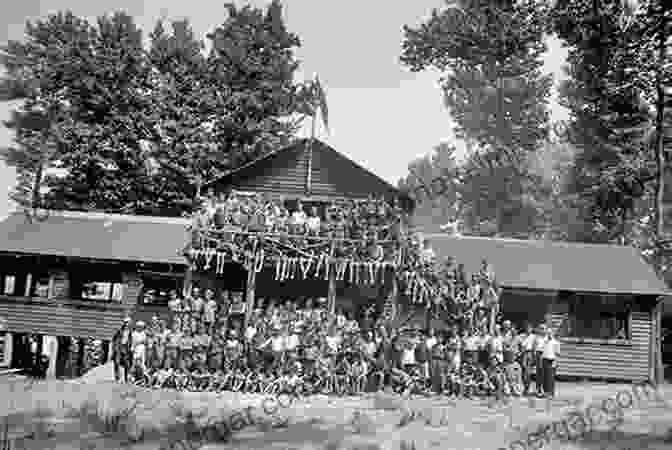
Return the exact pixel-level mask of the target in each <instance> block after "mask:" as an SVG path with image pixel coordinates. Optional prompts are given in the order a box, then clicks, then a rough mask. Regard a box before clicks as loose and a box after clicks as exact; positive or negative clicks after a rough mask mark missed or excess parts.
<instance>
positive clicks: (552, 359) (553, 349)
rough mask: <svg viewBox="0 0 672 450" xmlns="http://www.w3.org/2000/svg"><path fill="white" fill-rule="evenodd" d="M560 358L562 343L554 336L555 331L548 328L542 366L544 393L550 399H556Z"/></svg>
mask: <svg viewBox="0 0 672 450" xmlns="http://www.w3.org/2000/svg"><path fill="white" fill-rule="evenodd" d="M558 356H560V342H558V341H557V340H556V339H555V336H553V330H552V329H550V328H548V329H547V330H546V339H545V340H544V350H543V353H542V355H541V358H542V359H541V361H542V362H541V365H542V367H543V374H544V392H545V393H546V396H547V397H549V398H553V397H555V370H556V359H557V358H558Z"/></svg>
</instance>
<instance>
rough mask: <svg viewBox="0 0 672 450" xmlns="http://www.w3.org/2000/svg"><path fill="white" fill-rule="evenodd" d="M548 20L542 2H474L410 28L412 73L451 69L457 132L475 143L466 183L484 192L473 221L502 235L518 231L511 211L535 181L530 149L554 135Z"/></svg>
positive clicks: (446, 76)
mask: <svg viewBox="0 0 672 450" xmlns="http://www.w3.org/2000/svg"><path fill="white" fill-rule="evenodd" d="M545 19H546V10H545V8H543V7H541V6H540V5H539V4H537V3H536V2H532V1H523V2H516V3H514V2H508V1H504V2H496V1H490V0H473V1H465V2H463V3H461V4H459V5H457V6H455V5H452V6H449V7H447V8H444V9H443V10H442V11H440V12H439V11H437V10H434V11H433V13H432V17H431V18H430V19H429V20H428V21H426V22H425V23H423V24H422V25H420V27H418V28H416V29H413V28H409V27H405V28H404V32H405V40H404V43H403V52H402V62H403V63H404V64H406V65H407V66H409V67H410V68H411V70H412V71H421V70H425V69H427V68H434V69H437V70H439V71H440V72H441V73H442V74H443V78H442V87H443V90H444V96H445V103H446V106H447V107H448V109H449V110H450V112H451V115H452V117H453V119H454V121H455V123H456V125H457V126H456V130H455V131H456V134H457V135H458V137H460V138H462V139H465V140H467V141H469V142H472V143H474V144H475V145H474V148H475V152H474V154H472V155H470V161H469V163H468V165H467V167H466V168H467V169H468V170H467V173H466V174H464V177H466V178H464V177H463V178H464V179H463V180H462V182H464V183H467V184H471V187H472V188H478V189H482V191H481V192H478V193H476V192H472V194H473V195H476V196H477V197H479V198H478V200H477V203H478V204H479V205H480V206H475V207H474V208H472V213H471V216H472V219H473V220H472V222H478V223H480V222H484V221H492V222H493V223H494V227H495V232H496V233H502V232H507V228H508V229H509V230H508V231H510V230H511V227H507V220H508V219H507V216H508V215H509V212H507V211H505V209H515V208H514V206H513V205H518V206H520V204H521V200H523V199H524V196H522V197H521V193H522V192H523V191H524V188H525V186H527V185H528V183H529V174H527V173H526V159H527V153H529V152H533V151H535V150H536V149H537V148H538V147H539V145H540V143H541V142H542V141H543V140H544V139H545V138H546V136H547V122H548V111H547V104H548V95H549V92H550V87H551V84H552V80H551V77H550V76H544V75H543V74H542V73H541V66H542V64H543V63H542V59H541V58H542V55H543V53H544V52H545V51H546V45H545V43H544V41H543V33H544V30H545ZM477 179H481V180H482V181H485V180H486V179H488V180H489V181H488V182H487V183H485V184H484V183H483V182H479V181H477ZM493 180H498V181H497V182H496V183H498V185H497V186H494V185H492V181H493ZM486 185H487V186H486ZM509 187H511V188H512V189H509ZM474 201H476V200H474ZM507 202H510V204H509V205H508V206H507ZM465 203H469V202H468V201H467V200H466V199H465ZM486 204H487V205H492V207H489V208H486V209H484V208H483V206H484V205H486ZM474 205H475V203H474ZM519 209H520V208H519ZM472 225H475V223H472Z"/></svg>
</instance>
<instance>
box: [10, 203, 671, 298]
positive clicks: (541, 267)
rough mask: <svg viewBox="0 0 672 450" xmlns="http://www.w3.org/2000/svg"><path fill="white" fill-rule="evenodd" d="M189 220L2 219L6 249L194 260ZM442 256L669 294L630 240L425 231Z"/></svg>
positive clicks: (612, 288) (552, 284) (565, 285)
mask: <svg viewBox="0 0 672 450" xmlns="http://www.w3.org/2000/svg"><path fill="white" fill-rule="evenodd" d="M188 223H189V222H188V220H187V219H181V218H167V217H144V216H127V215H118V214H101V213H76V212H53V211H52V212H51V214H50V215H49V217H48V218H47V219H46V220H45V221H43V222H40V221H34V222H32V223H28V222H27V221H26V217H25V216H24V215H22V214H13V215H11V216H9V217H8V218H7V219H5V220H4V221H3V222H0V252H11V253H25V254H41V255H54V256H73V257H84V258H93V259H102V260H119V261H138V262H158V263H167V264H180V265H184V264H186V261H185V259H184V257H183V256H182V255H181V250H182V249H183V248H184V245H186V243H187V239H188V233H187V230H186V226H187V225H188ZM425 237H428V238H430V239H431V241H432V245H433V247H434V249H435V251H436V253H437V254H438V255H440V256H444V257H445V256H453V257H454V258H455V259H456V260H457V262H460V263H464V264H465V267H466V270H467V272H468V273H473V272H476V271H478V269H479V267H480V263H481V260H482V259H483V258H485V259H487V260H488V261H489V262H490V263H492V265H493V266H494V269H495V273H496V275H497V279H498V280H499V282H500V284H501V285H502V286H504V287H509V288H525V289H541V290H568V291H583V292H603V293H614V294H640V295H668V294H669V293H670V291H669V290H668V289H667V287H666V286H665V283H664V282H663V281H662V280H660V279H659V278H658V277H657V276H656V274H655V272H654V271H653V269H652V268H651V267H650V266H649V265H648V264H646V262H645V261H644V260H643V259H642V258H641V256H640V255H639V253H638V252H637V250H636V249H634V248H632V247H628V246H615V245H595V244H592V245H591V244H577V243H567V242H548V241H528V240H516V239H492V238H481V237H455V236H448V235H445V234H428V235H425Z"/></svg>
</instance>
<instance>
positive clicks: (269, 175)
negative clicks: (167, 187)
mask: <svg viewBox="0 0 672 450" xmlns="http://www.w3.org/2000/svg"><path fill="white" fill-rule="evenodd" d="M307 165H308V161H307V159H306V154H305V152H304V149H303V148H302V147H301V146H299V147H297V148H293V149H289V150H287V151H283V152H279V153H278V154H276V155H273V156H271V157H269V158H268V159H265V160H262V161H260V162H259V163H258V164H256V165H255V166H254V171H253V172H252V173H250V172H249V171H244V172H243V173H241V174H240V175H239V174H234V176H233V177H232V178H231V179H228V180H227V182H228V183H227V184H226V185H222V184H220V183H218V184H217V187H216V190H217V191H222V190H223V189H227V188H230V189H238V190H241V191H255V192H265V193H269V194H282V195H288V196H303V195H305V193H306V173H307Z"/></svg>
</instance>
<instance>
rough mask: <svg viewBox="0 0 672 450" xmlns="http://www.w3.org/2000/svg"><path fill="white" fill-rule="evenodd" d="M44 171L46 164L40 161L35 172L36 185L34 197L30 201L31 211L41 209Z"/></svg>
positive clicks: (34, 186)
mask: <svg viewBox="0 0 672 450" xmlns="http://www.w3.org/2000/svg"><path fill="white" fill-rule="evenodd" d="M43 170H44V163H43V162H42V161H40V163H39V164H38V166H37V170H36V171H35V183H34V184H33V192H32V197H31V199H30V207H31V209H35V208H39V207H40V185H41V184H42V172H43Z"/></svg>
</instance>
